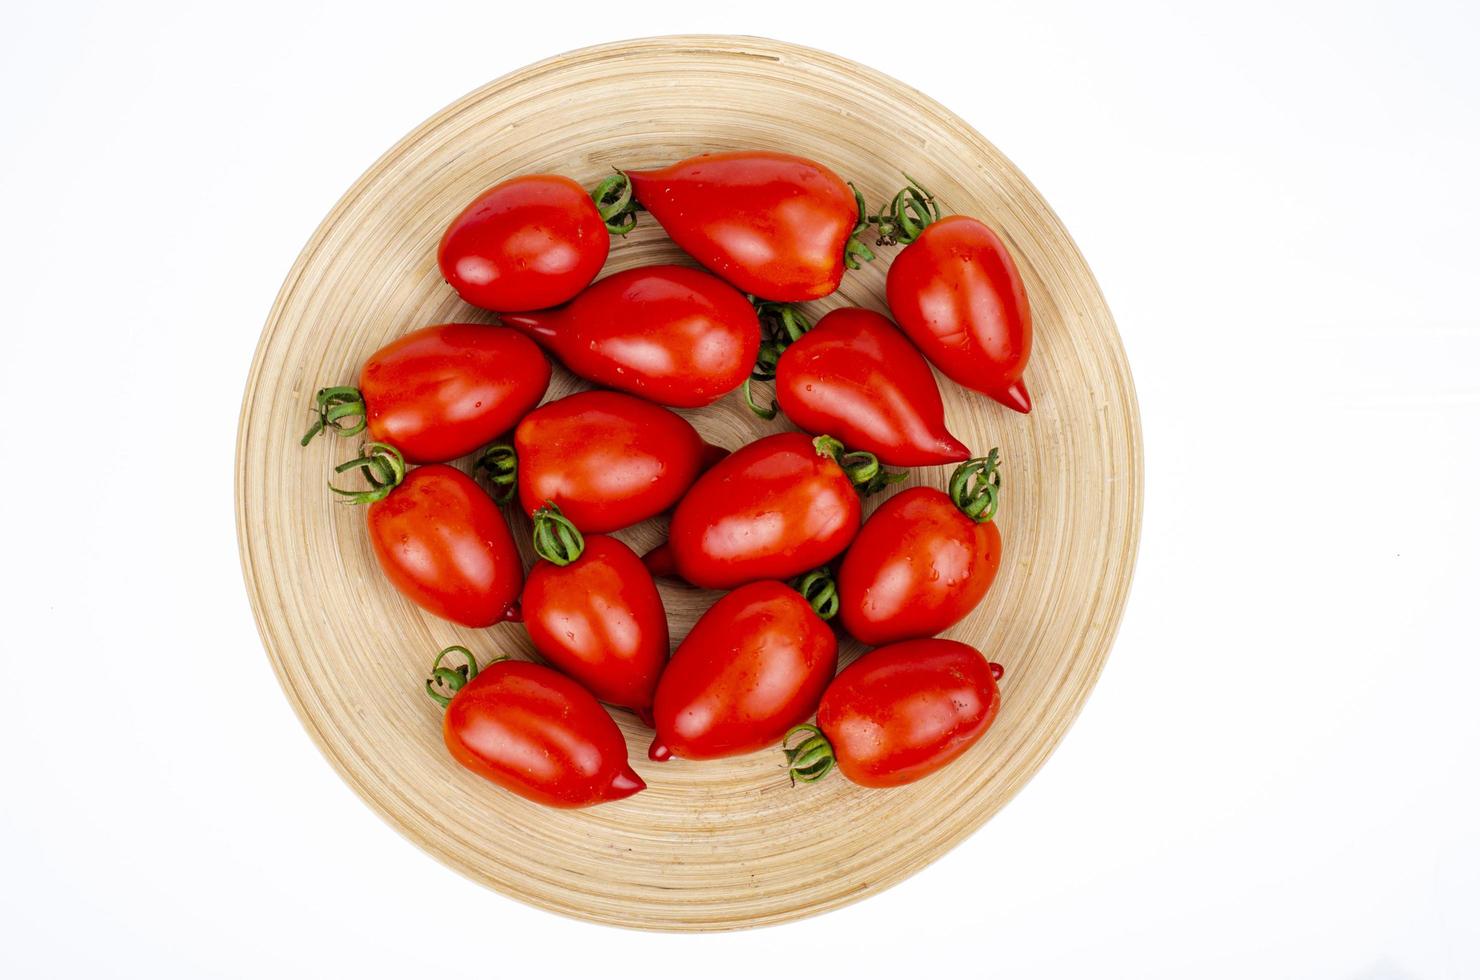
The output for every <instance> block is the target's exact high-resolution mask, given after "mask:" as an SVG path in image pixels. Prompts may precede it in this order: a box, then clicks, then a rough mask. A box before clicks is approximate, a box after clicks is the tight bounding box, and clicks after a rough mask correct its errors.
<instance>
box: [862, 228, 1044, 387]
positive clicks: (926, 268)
mask: <svg viewBox="0 0 1480 980" xmlns="http://www.w3.org/2000/svg"><path fill="white" fill-rule="evenodd" d="M886 292H887V294H888V298H889V309H890V310H891V311H892V312H893V313H894V318H895V319H896V320H898V321H899V325H900V327H901V328H902V329H903V330H904V332H905V333H906V334H908V335H909V337H910V339H911V340H913V341H914V342H915V346H917V347H919V348H920V350H921V352H922V353H924V355H925V356H926V357H927V358H929V359H930V362H931V363H932V364H934V365H935V366H936V367H938V368H940V370H941V371H942V372H943V373H944V374H945V375H946V377H948V378H950V379H952V380H953V381H955V382H957V383H958V384H961V385H964V386H965V387H967V388H971V389H973V390H975V391H980V392H981V393H983V394H985V395H987V396H989V397H991V398H994V399H996V400H997V401H999V402H1001V403H1002V404H1003V405H1006V406H1007V407H1008V408H1010V409H1013V410H1014V411H1017V412H1028V411H1030V410H1031V409H1032V407H1033V405H1032V400H1031V399H1030V398H1029V397H1028V389H1027V386H1026V385H1025V384H1024V383H1023V369H1024V368H1026V367H1027V365H1028V355H1029V354H1030V353H1032V349H1033V316H1032V313H1031V311H1030V310H1029V309H1028V293H1027V291H1026V290H1025V289H1024V288H1023V280H1022V277H1021V276H1020V275H1018V269H1017V263H1015V262H1014V261H1013V259H1012V255H1011V253H1009V252H1008V250H1007V246H1005V245H1003V244H1002V240H1001V239H1000V238H998V237H997V235H996V234H995V233H994V232H993V231H992V229H990V228H988V227H987V226H986V225H984V224H982V223H981V222H980V221H978V220H976V219H975V218H969V217H966V216H965V215H952V216H951V217H948V218H942V219H941V220H939V221H937V222H935V223H933V224H930V225H927V226H926V228H925V230H924V231H922V232H921V233H920V237H919V238H917V239H915V241H913V242H911V243H910V244H909V246H908V247H906V248H905V250H904V251H902V252H900V253H899V255H897V256H895V258H894V263H893V264H892V265H891V266H890V267H889V278H888V281H887V283H886Z"/></svg>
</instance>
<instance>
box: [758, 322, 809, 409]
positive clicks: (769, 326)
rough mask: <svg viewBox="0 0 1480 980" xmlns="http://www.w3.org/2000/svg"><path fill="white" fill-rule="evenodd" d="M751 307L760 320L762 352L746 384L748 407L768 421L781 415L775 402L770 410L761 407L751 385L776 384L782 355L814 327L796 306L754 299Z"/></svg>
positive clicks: (772, 402)
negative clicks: (774, 382)
mask: <svg viewBox="0 0 1480 980" xmlns="http://www.w3.org/2000/svg"><path fill="white" fill-rule="evenodd" d="M751 303H753V304H754V305H755V312H756V316H757V317H758V318H759V319H760V323H761V338H762V339H761V346H760V350H759V351H757V352H756V355H755V367H753V368H751V371H750V377H749V378H747V379H746V380H745V404H746V405H747V406H748V407H749V408H750V410H751V411H752V412H754V413H755V414H756V415H758V416H760V417H761V418H763V419H766V420H768V421H769V420H770V419H774V418H775V417H776V413H777V411H779V406H777V404H776V399H775V398H772V399H771V403H770V405H769V406H767V405H761V404H758V403H757V402H756V400H755V392H754V391H753V390H752V388H751V386H750V383H751V382H752V381H774V380H776V365H777V364H779V363H780V362H781V355H782V354H784V353H786V348H787V347H789V346H791V345H792V344H794V343H795V342H796V341H798V340H801V339H802V335H803V334H805V333H806V332H807V331H808V330H811V329H812V323H811V321H810V320H808V319H807V317H806V314H804V313H803V312H802V309H801V307H799V306H797V305H796V304H795V303H772V302H770V301H769V300H758V299H756V298H754V297H751Z"/></svg>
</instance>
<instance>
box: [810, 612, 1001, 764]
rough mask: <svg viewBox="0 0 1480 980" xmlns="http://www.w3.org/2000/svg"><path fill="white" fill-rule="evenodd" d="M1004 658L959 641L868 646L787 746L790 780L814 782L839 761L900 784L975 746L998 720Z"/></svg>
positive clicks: (838, 677)
mask: <svg viewBox="0 0 1480 980" xmlns="http://www.w3.org/2000/svg"><path fill="white" fill-rule="evenodd" d="M1001 676H1002V667H1001V666H1000V665H999V664H993V663H988V662H987V661H986V658H984V657H983V656H982V655H981V653H979V652H978V651H977V650H976V649H975V648H974V647H969V646H967V645H966V644H965V643H957V642H956V641H955V640H913V641H911V642H909V643H896V644H894V645H892V646H887V647H880V648H879V649H877V650H871V651H869V652H868V653H865V654H864V655H863V656H861V657H859V658H858V659H857V660H855V661H854V662H853V663H851V664H849V665H848V667H846V668H845V669H844V670H843V672H842V673H841V674H839V675H838V676H837V679H836V680H834V681H833V682H832V684H830V685H828V688H827V693H826V694H824V695H823V696H822V705H821V707H819V708H818V709H817V724H816V725H800V726H798V727H797V728H795V729H793V730H792V732H789V733H787V743H788V745H790V743H791V742H792V741H793V733H796V732H802V733H805V734H804V737H803V738H802V740H801V741H800V742H799V743H798V744H796V745H793V746H791V747H787V748H786V749H785V751H786V761H787V765H788V767H789V768H790V769H791V773H792V778H793V779H794V780H795V779H800V780H802V781H804V782H814V781H816V780H818V779H821V778H822V777H823V776H826V775H827V774H828V772H829V771H831V769H832V767H833V763H834V762H836V764H837V767H838V769H839V770H841V771H842V773H843V775H844V776H846V777H848V778H849V779H850V780H852V781H853V782H855V783H857V784H858V785H860V786H876V787H883V786H902V785H904V784H905V783H912V782H914V781H915V780H917V779H920V778H921V777H923V776H928V775H929V774H930V773H932V772H935V771H936V770H937V769H940V768H942V767H943V766H945V765H947V764H949V763H950V762H952V761H954V760H955V759H956V758H958V757H959V756H960V755H961V753H963V752H965V751H966V750H967V749H969V748H971V746H972V745H974V744H976V742H977V740H978V739H980V738H981V737H982V735H984V734H985V733H986V731H987V729H988V728H990V727H992V722H993V721H994V720H996V718H997V708H998V705H999V704H1000V702H1001V698H1000V696H999V695H998V693H997V678H999V677H1001Z"/></svg>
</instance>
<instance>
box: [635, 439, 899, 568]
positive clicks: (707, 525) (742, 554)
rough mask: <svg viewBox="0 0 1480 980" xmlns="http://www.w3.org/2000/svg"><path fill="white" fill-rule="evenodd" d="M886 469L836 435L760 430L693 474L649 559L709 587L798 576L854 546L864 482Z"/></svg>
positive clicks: (876, 481) (878, 478)
mask: <svg viewBox="0 0 1480 980" xmlns="http://www.w3.org/2000/svg"><path fill="white" fill-rule="evenodd" d="M845 465H846V468H845ZM884 478H885V475H884V474H882V473H881V471H880V470H879V467H878V460H876V459H874V458H873V457H872V456H871V455H870V454H868V453H862V452H859V453H844V452H843V447H842V444H840V443H839V442H838V441H837V440H836V439H833V438H831V437H830V436H818V437H817V438H815V439H814V438H813V437H811V436H808V435H804V434H802V433H800V432H782V433H779V434H777V435H774V436H767V437H765V438H764V439H758V440H756V441H755V442H752V443H751V444H750V445H748V446H745V447H743V448H741V449H737V450H736V451H735V452H733V453H731V454H730V455H729V456H727V457H725V458H724V459H723V460H721V461H720V462H718V463H716V464H715V465H714V467H713V468H711V469H710V470H709V471H708V472H706V473H705V474H704V475H703V476H701V477H699V479H698V480H696V481H694V485H693V486H692V487H690V488H689V492H688V493H686V494H684V498H683V500H681V501H679V504H678V508H677V509H676V510H674V512H673V520H672V522H671V523H670V524H669V527H668V542H667V544H665V545H662V546H660V547H658V548H656V549H654V550H653V551H651V552H649V553H648V554H647V555H646V556H645V557H644V558H643V561H644V562H645V563H646V564H647V566H648V568H650V569H652V571H653V574H655V575H677V576H678V577H680V578H682V579H684V580H686V581H688V582H690V583H691V584H693V585H697V586H699V587H701V588H705V589H730V588H734V587H735V586H737V585H742V584H744V583H746V582H754V581H757V580H759V579H787V578H791V577H792V576H795V575H800V574H802V573H803V572H806V571H808V570H810V569H813V568H816V567H818V566H820V565H825V564H827V563H828V562H830V561H832V559H834V558H836V557H837V556H838V555H839V554H841V553H842V551H843V549H844V548H846V547H848V543H849V542H850V541H852V540H853V536H854V535H855V534H857V533H858V526H859V523H860V521H861V520H862V514H863V505H862V503H861V502H860V501H859V492H860V489H861V488H862V489H864V490H867V489H872V488H874V487H875V486H876V485H880V484H881V483H882V481H883V479H884Z"/></svg>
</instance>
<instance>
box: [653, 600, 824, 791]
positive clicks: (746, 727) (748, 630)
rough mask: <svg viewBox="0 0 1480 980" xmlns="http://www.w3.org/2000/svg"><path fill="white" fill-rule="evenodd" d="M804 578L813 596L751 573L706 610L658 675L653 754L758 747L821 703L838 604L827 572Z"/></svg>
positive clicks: (703, 754)
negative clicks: (752, 579)
mask: <svg viewBox="0 0 1480 980" xmlns="http://www.w3.org/2000/svg"><path fill="white" fill-rule="evenodd" d="M802 588H804V589H806V590H807V591H808V592H809V594H810V595H812V596H813V598H812V599H808V598H806V597H804V596H803V595H802V594H801V593H799V592H797V591H796V590H794V589H792V588H790V587H788V586H786V585H784V584H782V583H781V582H752V583H751V584H749V585H746V586H744V587H742V588H739V589H736V590H735V591H734V592H731V593H730V594H728V595H726V596H725V597H724V598H722V599H720V600H719V601H718V602H716V603H715V604H714V605H713V606H711V607H709V611H708V612H706V613H705V614H704V615H703V616H701V617H699V621H698V622H697V623H695V624H694V628H693V629H692V630H691V631H690V632H689V635H688V637H687V638H685V639H684V641H683V643H681V644H679V647H678V650H677V651H675V652H674V654H673V659H672V660H670V661H669V662H668V668H667V669H666V670H665V671H664V672H663V679H662V680H661V681H659V682H658V696H657V698H656V700H655V701H654V706H653V715H654V720H655V727H656V728H657V736H656V737H655V738H654V739H653V744H652V748H650V749H648V757H649V758H651V759H653V760H655V761H658V762H662V761H663V760H665V759H667V758H668V757H669V756H670V755H677V756H679V757H681V758H684V759H717V758H720V757H722V756H728V755H740V754H742V753H745V752H754V751H756V750H757V749H763V748H765V747H766V746H768V745H774V744H776V742H778V741H779V740H780V739H781V737H782V736H783V735H785V734H786V732H787V730H788V729H790V728H791V727H792V726H793V725H796V724H797V723H798V722H800V721H802V720H804V719H805V718H806V717H807V716H808V715H810V714H811V713H812V712H813V711H814V710H816V708H817V699H818V698H820V697H822V691H823V689H824V688H826V687H827V682H828V681H830V680H831V679H832V676H833V671H834V670H836V669H837V666H838V641H837V638H836V637H835V636H834V635H833V631H832V629H831V628H829V627H828V625H827V623H826V622H824V621H823V615H830V614H831V612H832V611H833V610H835V609H836V606H835V600H834V598H833V597H832V583H831V582H830V581H829V580H827V579H826V577H825V573H816V574H815V575H811V576H808V578H807V580H806V581H804V582H803V585H802ZM819 610H820V612H819Z"/></svg>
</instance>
